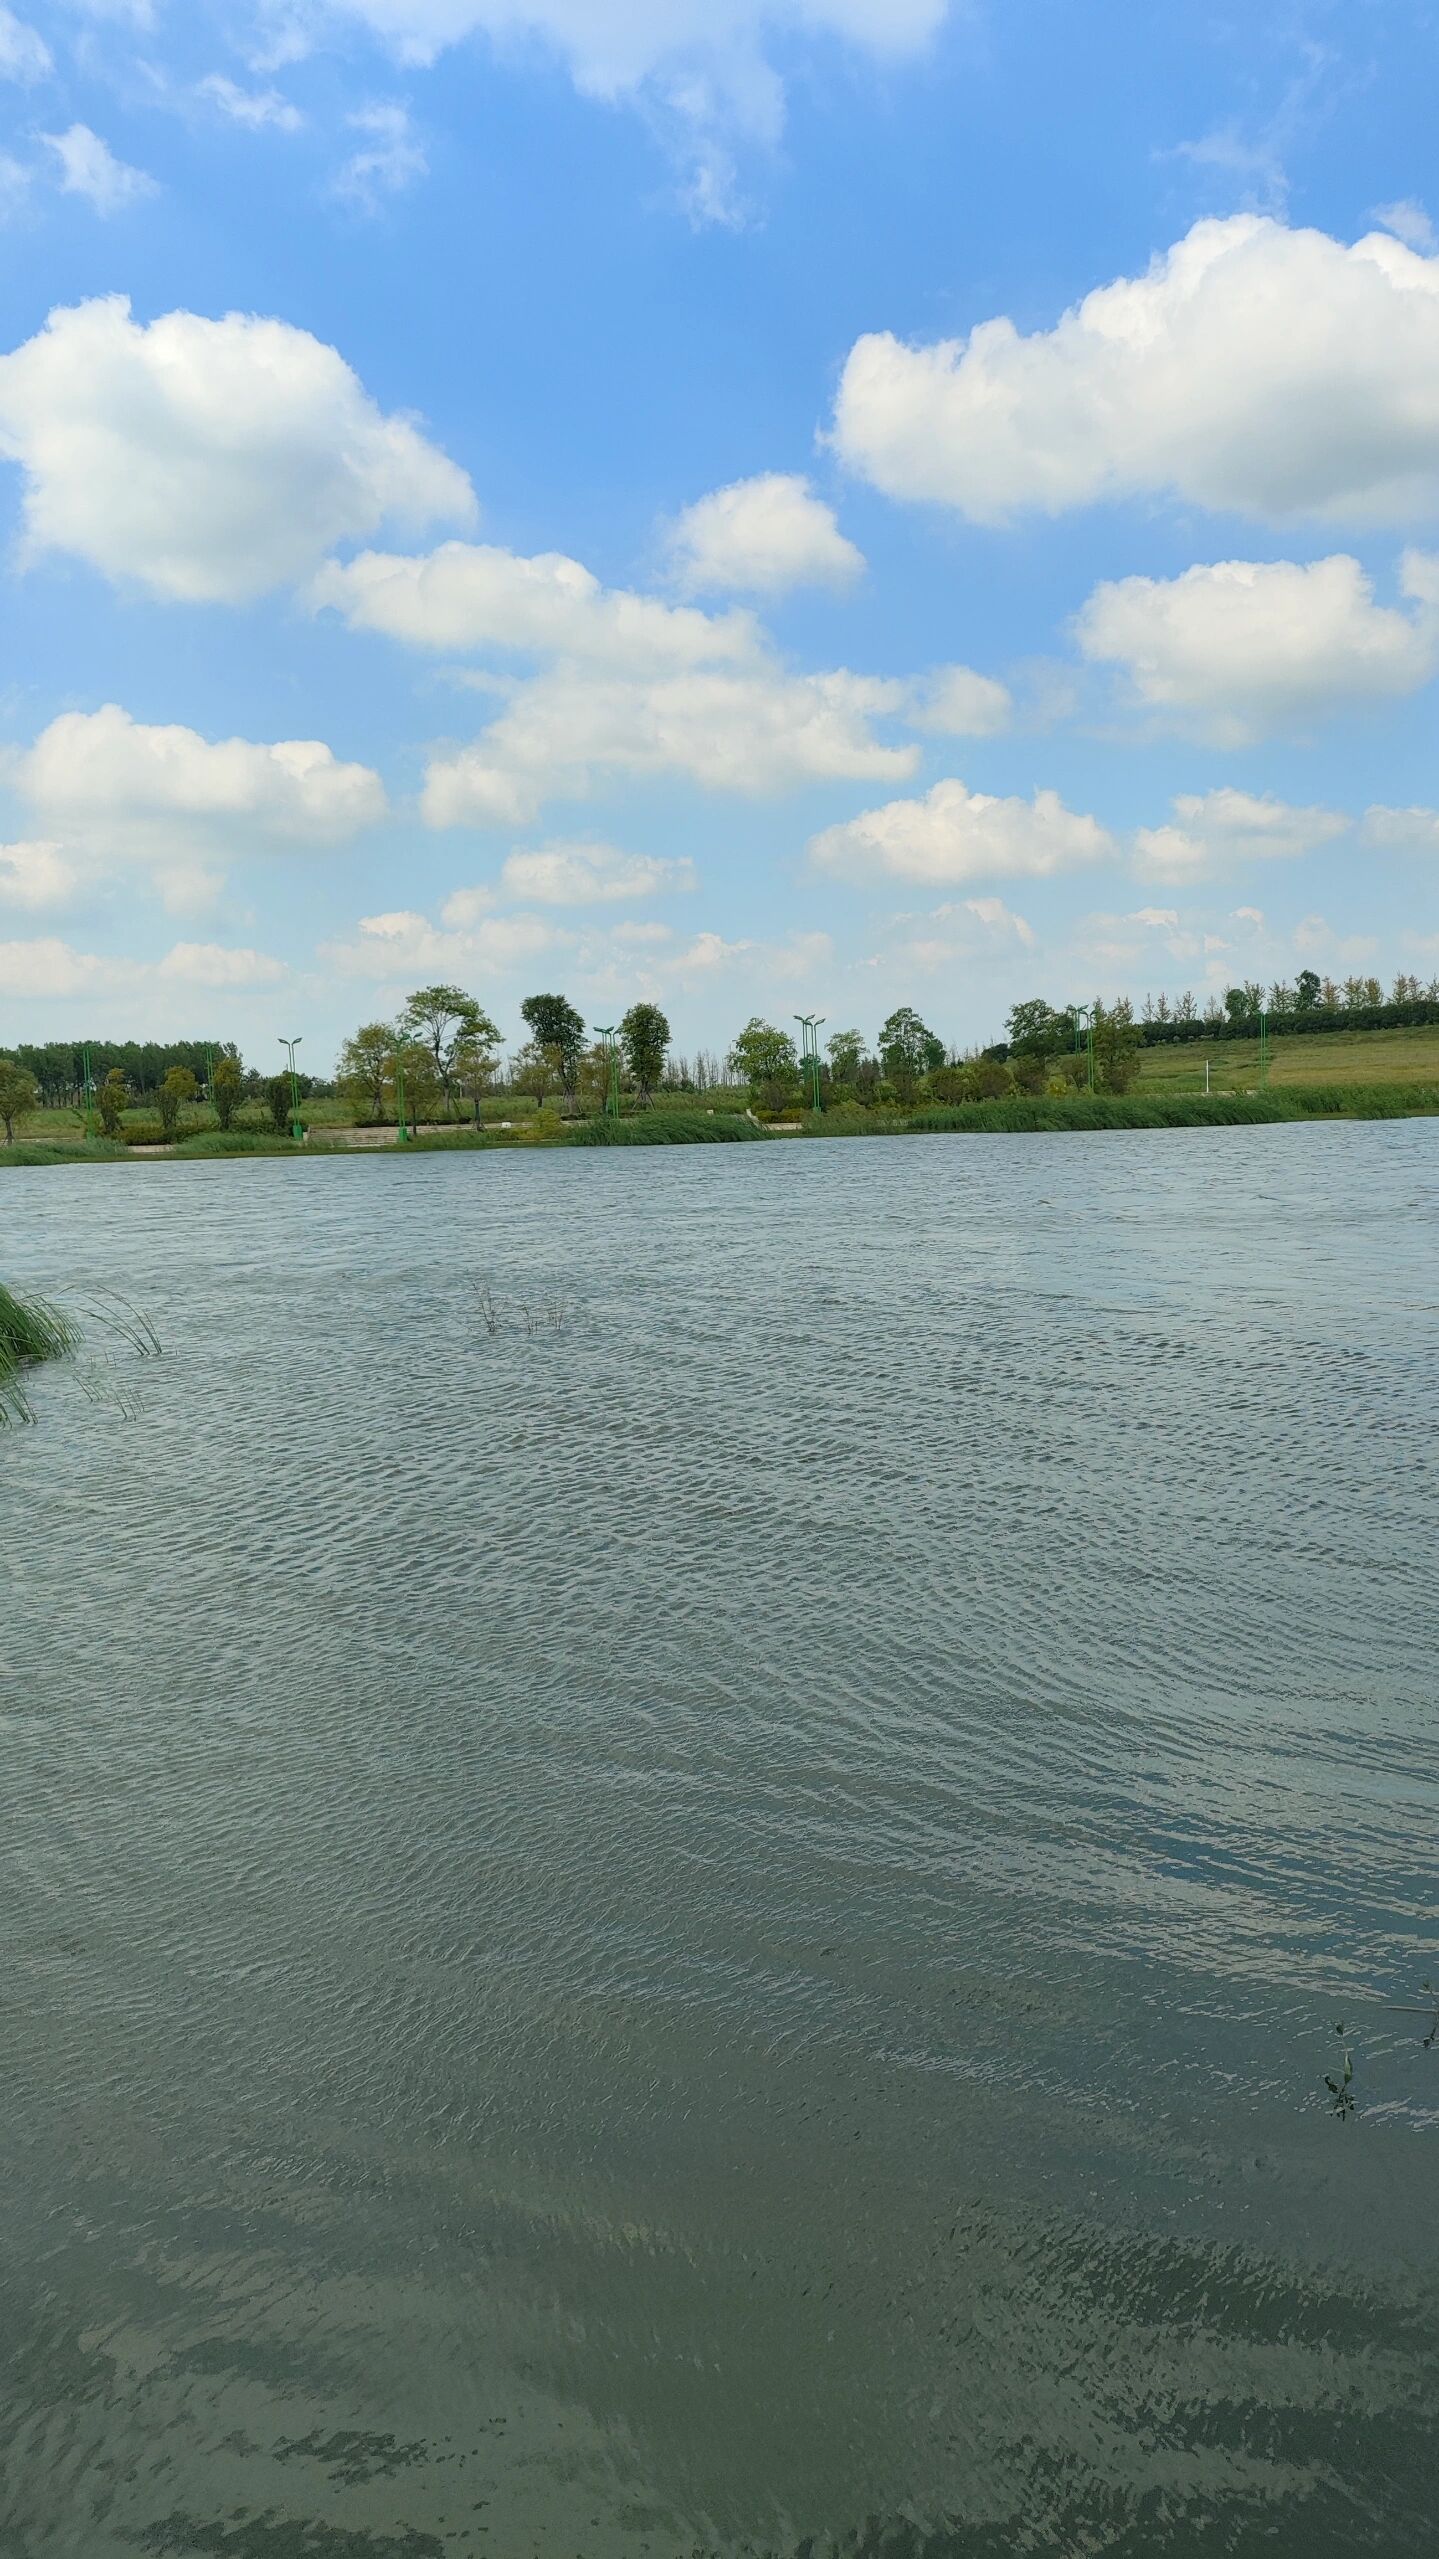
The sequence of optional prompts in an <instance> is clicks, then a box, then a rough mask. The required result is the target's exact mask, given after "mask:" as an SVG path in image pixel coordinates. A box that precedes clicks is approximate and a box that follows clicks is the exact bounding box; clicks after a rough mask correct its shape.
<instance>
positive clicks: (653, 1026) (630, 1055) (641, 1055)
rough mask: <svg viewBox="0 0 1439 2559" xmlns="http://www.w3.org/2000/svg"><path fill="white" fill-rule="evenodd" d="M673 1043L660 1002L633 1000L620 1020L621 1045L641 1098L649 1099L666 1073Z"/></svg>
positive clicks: (637, 1095)
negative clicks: (666, 1053) (669, 1052)
mask: <svg viewBox="0 0 1439 2559" xmlns="http://www.w3.org/2000/svg"><path fill="white" fill-rule="evenodd" d="M669 1044H670V1026H669V1023H668V1022H667V1021H666V1019H665V1016H664V1015H663V1013H662V1012H661V1011H660V1008H659V1006H658V1004H632V1005H631V1006H630V1009H629V1011H628V1013H626V1015H625V1016H624V1019H623V1021H622V1022H621V1023H620V1049H621V1051H622V1053H623V1056H624V1061H625V1064H626V1066H627V1067H628V1068H629V1071H630V1073H631V1075H632V1076H633V1077H634V1080H635V1093H636V1097H637V1098H638V1100H639V1101H641V1102H647V1101H648V1100H649V1098H650V1095H651V1094H652V1093H653V1091H654V1089H655V1086H656V1085H657V1084H658V1082H659V1080H660V1077H661V1076H662V1075H663V1073H664V1071H665V1051H666V1050H667V1048H668V1047H669Z"/></svg>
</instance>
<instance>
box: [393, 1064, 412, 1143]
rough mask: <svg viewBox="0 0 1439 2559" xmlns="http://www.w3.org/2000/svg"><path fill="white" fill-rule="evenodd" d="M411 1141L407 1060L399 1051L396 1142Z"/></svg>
mask: <svg viewBox="0 0 1439 2559" xmlns="http://www.w3.org/2000/svg"><path fill="white" fill-rule="evenodd" d="M409 1142H410V1120H409V1114H408V1112H407V1111H406V1109H405V1061H404V1059H403V1058H402V1057H401V1056H400V1055H399V1054H398V1052H397V1053H396V1057H395V1144H396V1145H397V1146H408V1145H409Z"/></svg>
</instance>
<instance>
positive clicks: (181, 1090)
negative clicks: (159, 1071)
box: [160, 1066, 200, 1137]
mask: <svg viewBox="0 0 1439 2559" xmlns="http://www.w3.org/2000/svg"><path fill="white" fill-rule="evenodd" d="M199 1090H200V1087H199V1083H198V1081H197V1080H196V1078H195V1076H193V1075H192V1074H191V1072H190V1069H189V1067H188V1066H172V1067H171V1069H170V1071H169V1074H168V1075H166V1076H164V1077H163V1078H162V1079H161V1084H160V1126H161V1127H162V1129H163V1130H164V1132H165V1135H166V1136H167V1137H173V1136H174V1134H175V1130H176V1128H177V1127H178V1125H179V1119H180V1105H181V1103H182V1102H193V1101H194V1099H195V1096H196V1094H197V1093H198V1092H199Z"/></svg>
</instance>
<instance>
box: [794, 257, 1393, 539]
mask: <svg viewBox="0 0 1439 2559" xmlns="http://www.w3.org/2000/svg"><path fill="white" fill-rule="evenodd" d="M835 441H836V443H837V445H838V448H839V451H840V452H841V454H842V455H843V457H844V459H845V460H846V461H847V462H848V463H849V464H850V466H851V467H852V468H853V469H854V470H856V471H859V472H862V473H863V474H864V475H865V477H866V478H868V479H869V480H871V481H872V482H873V483H874V484H875V486H876V487H878V488H881V489H884V490H886V491H887V492H888V493H889V494H890V495H891V496H892V497H898V498H910V499H934V500H938V501H940V502H942V503H944V504H947V505H950V506H954V507H958V508H959V509H961V510H962V512H963V513H964V514H966V515H967V516H970V517H972V518H973V519H975V520H976V521H979V522H988V523H995V522H1000V521H1002V520H1003V519H1004V518H1005V517H1007V516H1010V515H1013V514H1014V513H1016V512H1017V511H1019V510H1021V509H1024V508H1031V507H1032V508H1040V509H1043V510H1044V511H1046V512H1047V513H1049V514H1059V513H1061V512H1062V511H1063V510H1064V509H1066V508H1069V507H1075V506H1084V505H1089V504H1092V503H1093V502H1094V501H1096V500H1098V499H1115V498H1126V497H1150V496H1155V495H1161V494H1164V495H1173V496H1176V497H1178V498H1180V499H1182V500H1184V501H1186V502H1188V503H1191V504H1195V505H1199V506H1205V507H1212V508H1217V509H1221V510H1224V511H1231V510H1232V511H1237V512H1239V513H1241V514H1245V515H1250V516H1256V517H1261V518H1265V519H1277V520H1288V519H1291V518H1296V517H1306V516H1307V517H1318V518H1321V519H1327V520H1338V521H1351V522H1356V523H1367V524H1393V523H1406V522H1409V521H1411V520H1413V519H1414V518H1415V517H1417V516H1424V515H1430V514H1433V513H1434V512H1435V511H1436V509H1439V259H1433V258H1426V257H1422V256H1420V255H1418V254H1417V253H1416V252H1415V250H1413V249H1412V248H1408V247H1406V246H1405V245H1404V244H1403V243H1402V242H1401V241H1398V240H1396V239H1394V238H1393V237H1392V236H1391V235H1390V234H1388V233H1384V232H1374V233H1371V234H1369V236H1368V237H1366V238H1365V239H1363V240H1360V241H1359V242H1358V243H1357V244H1356V245H1355V246H1354V247H1353V248H1348V247H1345V246H1344V245H1343V244H1342V243H1341V242H1339V241H1337V240H1332V239H1330V238H1328V237H1327V235H1326V234H1325V233H1323V232H1320V231H1309V230H1296V231H1291V230H1287V229H1286V228H1285V227H1284V226H1283V225H1282V224H1281V223H1278V222H1275V221H1271V220H1268V219H1265V218H1263V217H1261V216H1257V215H1248V214H1242V215H1236V216H1234V217H1233V218H1231V219H1229V220H1227V221H1210V222H1200V223H1196V225H1195V226H1194V228H1193V229H1192V230H1191V231H1190V232H1189V233H1188V235H1187V237H1186V238H1185V239H1183V240H1181V241H1179V242H1178V243H1177V244H1176V246H1175V247H1173V248H1172V249H1170V250H1169V251H1168V252H1167V253H1166V254H1165V255H1164V256H1162V257H1158V258H1156V259H1155V261H1154V262H1153V264H1152V265H1151V267H1150V268H1149V270H1148V272H1147V273H1146V274H1145V275H1143V276H1140V277H1138V278H1129V277H1124V278H1121V279H1120V280H1119V281H1117V282H1116V283H1113V284H1109V285H1104V286H1102V287H1100V288H1099V289H1098V290H1096V291H1095V292H1093V293H1091V294H1089V295H1088V296H1087V297H1086V299H1085V300H1084V301H1083V302H1081V303H1080V304H1079V305H1078V306H1077V307H1076V308H1075V309H1072V310H1070V311H1068V312H1067V313H1066V314H1065V316H1064V317H1063V319H1061V320H1060V321H1059V322H1058V324H1057V326H1056V327H1055V328H1053V329H1052V330H1048V331H1041V332H1039V333H1037V334H1036V335H1034V336H1031V337H1025V336H1022V335H1021V334H1020V332H1019V330H1018V329H1016V327H1015V325H1014V323H1013V321H1011V320H1008V319H996V320H989V321H986V322H984V323H983V324H982V325H981V326H979V327H978V328H976V329H974V330H973V331H972V332H971V333H970V336H969V338H968V339H967V340H965V339H950V340H944V341H941V342H939V343H937V344H933V345H927V346H923V345H922V346H906V345H904V344H902V343H901V341H900V340H899V339H897V338H896V337H894V336H892V335H891V334H889V333H888V332H885V333H880V334H875V335H871V336H868V337H863V338H861V339H859V341H858V342H857V344H856V345H855V347H854V348H853V350H852V352H851V354H850V357H849V360H848V363H847V364H846V367H845V371H844V377H843V381H842V383H841V386H840V393H839V400H838V405H837V410H836V418H835Z"/></svg>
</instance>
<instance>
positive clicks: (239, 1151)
mask: <svg viewBox="0 0 1439 2559" xmlns="http://www.w3.org/2000/svg"><path fill="white" fill-rule="evenodd" d="M1434 1116H1439V1082H1436V1083H1401V1082H1399V1081H1397V1080H1396V1081H1393V1082H1389V1083H1378V1084H1339V1083H1333V1082H1330V1083H1324V1084H1311V1085H1294V1084H1280V1085H1271V1086H1270V1087H1268V1088H1267V1089H1266V1090H1265V1091H1264V1092H1262V1093H1261V1092H1251V1093H1241V1092H1211V1093H1208V1094H1205V1093H1194V1092H1185V1091H1183V1090H1179V1091H1176V1090H1175V1089H1174V1088H1173V1087H1172V1086H1166V1085H1164V1084H1156V1085H1153V1086H1150V1085H1146V1084H1143V1083H1141V1084H1139V1085H1137V1086H1136V1087H1135V1089H1134V1090H1133V1091H1132V1092H1129V1093H1124V1094H1114V1093H1095V1094H1090V1093H1083V1092H1080V1093H1065V1094H1063V1095H1059V1094H1036V1095H1033V1096H1030V1095H1028V1094H1022V1093H1010V1094H1006V1095H1005V1096H1004V1097H1003V1098H1002V1099H1000V1100H997V1101H992V1102H956V1103H938V1102H932V1103H926V1104H923V1105H921V1106H920V1107H918V1108H916V1109H914V1110H911V1111H902V1110H899V1109H897V1108H895V1107H893V1106H889V1107H885V1108H879V1109H872V1110H866V1109H862V1108H861V1107H860V1106H859V1105H858V1104H849V1105H839V1106H836V1107H834V1108H832V1109H830V1110H828V1111H824V1112H821V1113H819V1114H818V1115H816V1114H815V1113H813V1112H811V1113H807V1114H805V1115H804V1116H803V1117H797V1118H796V1119H794V1120H792V1121H790V1122H789V1123H788V1125H787V1127H786V1129H785V1130H784V1132H783V1133H781V1132H779V1131H771V1130H769V1129H766V1128H761V1127H760V1126H758V1125H757V1124H756V1122H755V1121H753V1120H751V1119H747V1118H746V1117H745V1115H744V1114H743V1112H740V1111H734V1110H729V1111H723V1110H713V1111H711V1110H670V1109H666V1108H664V1107H660V1108H658V1109H656V1110H652V1111H640V1112H636V1113H635V1114H634V1115H633V1116H632V1117H626V1118H624V1119H621V1120H606V1119H593V1120H580V1121H573V1120H561V1119H560V1118H558V1117H557V1116H556V1115H554V1114H553V1113H550V1112H543V1113H536V1114H535V1115H533V1116H532V1117H531V1118H530V1119H529V1120H527V1121H524V1122H521V1123H519V1124H518V1125H517V1126H515V1127H513V1128H509V1129H497V1128H486V1129H481V1130H477V1129H475V1128H474V1127H473V1125H471V1126H469V1127H457V1128H454V1129H436V1130H431V1131H426V1132H425V1133H424V1134H423V1135H422V1136H420V1137H418V1138H412V1139H411V1140H410V1142H409V1144H408V1146H407V1147H406V1148H404V1149H403V1150H400V1149H398V1148H397V1147H396V1145H395V1143H394V1135H393V1131H388V1132H386V1133H385V1142H384V1143H383V1144H381V1145H380V1146H377V1147H372V1146H347V1145H343V1144H341V1143H339V1142H338V1141H337V1139H336V1138H335V1137H334V1136H333V1135H332V1136H331V1137H330V1138H329V1140H328V1142H327V1139H326V1136H325V1134H324V1133H323V1132H322V1131H320V1130H316V1132H315V1133H314V1135H313V1136H312V1137H311V1138H310V1139H309V1140H308V1141H307V1142H306V1143H305V1144H303V1145H300V1146H297V1145H296V1144H295V1143H294V1141H293V1139H291V1138H285V1137H274V1136H267V1135H264V1134H262V1133H260V1132H259V1131H251V1130H247V1129H246V1130H242V1129H231V1130H228V1131H221V1130H218V1129H202V1130H197V1131H196V1132H195V1133H194V1134H193V1135H190V1136H186V1137H182V1138H181V1139H180V1140H179V1142H178V1143H177V1144H176V1145H174V1146H172V1147H168V1148H166V1149H165V1150H164V1153H163V1154H153V1155H152V1154H143V1155H142V1154H139V1153H138V1152H137V1150H136V1149H135V1148H133V1147H126V1146H112V1145H106V1144H104V1143H103V1142H100V1143H97V1144H95V1145H93V1146H90V1147H85V1146H84V1145H72V1146H36V1145H18V1146H12V1147H4V1148H0V1171H3V1169H4V1168H5V1166H7V1165H14V1166H24V1165H42V1164H86V1163H89V1164H97V1163H109V1164H115V1163H136V1162H139V1163H157V1162H158V1163H182V1164H183V1163H196V1162H205V1161H207V1160H215V1159H220V1158H227V1157H237V1156H292V1157H299V1156H311V1157H313V1156H317V1155H325V1156H329V1157H330V1158H331V1159H333V1158H334V1157H336V1156H339V1155H344V1156H347V1157H360V1158H363V1157H365V1156H370V1157H373V1156H374V1155H376V1154H382V1155H384V1156H386V1157H390V1158H393V1157H394V1156H395V1155H396V1154H397V1153H399V1152H401V1151H403V1153H404V1154H405V1155H436V1154H445V1155H451V1154H476V1153H479V1154H490V1153H492V1152H494V1151H495V1150H497V1149H499V1148H515V1147H518V1148H521V1149H525V1148H533V1147H550V1146H715V1145H726V1144H731V1145H732V1144H736V1143H739V1144H748V1143H752V1142H754V1141H755V1140H760V1141H764V1142H768V1141H769V1140H770V1139H771V1137H773V1138H774V1139H775V1142H776V1143H779V1144H783V1143H784V1140H785V1137H786V1136H795V1137H801V1138H842V1137H905V1136H910V1135H916V1136H925V1135H935V1136H938V1135H954V1136H975V1137H985V1136H990V1137H1004V1136H1035V1135H1043V1134H1057V1133H1060V1132H1064V1131H1069V1132H1083V1131H1084V1130H1086V1129H1088V1130H1091V1131H1097V1130H1104V1129H1166V1128H1247V1127H1264V1126H1270V1125H1274V1124H1276V1123H1279V1122H1283V1121H1295V1120H1317V1119H1351V1120H1389V1119H1411V1118H1420V1117H1434Z"/></svg>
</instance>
